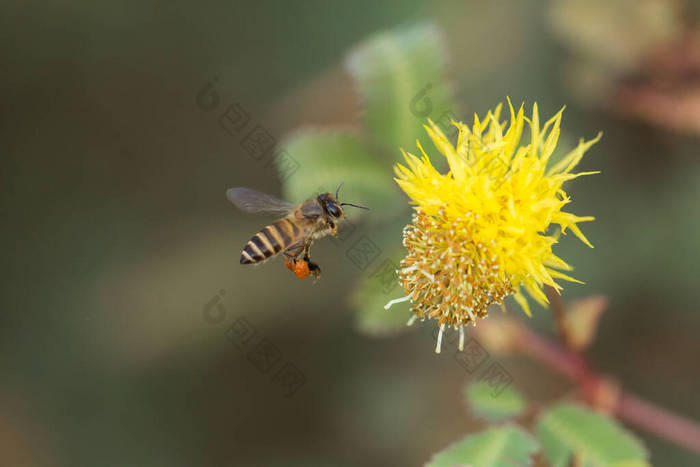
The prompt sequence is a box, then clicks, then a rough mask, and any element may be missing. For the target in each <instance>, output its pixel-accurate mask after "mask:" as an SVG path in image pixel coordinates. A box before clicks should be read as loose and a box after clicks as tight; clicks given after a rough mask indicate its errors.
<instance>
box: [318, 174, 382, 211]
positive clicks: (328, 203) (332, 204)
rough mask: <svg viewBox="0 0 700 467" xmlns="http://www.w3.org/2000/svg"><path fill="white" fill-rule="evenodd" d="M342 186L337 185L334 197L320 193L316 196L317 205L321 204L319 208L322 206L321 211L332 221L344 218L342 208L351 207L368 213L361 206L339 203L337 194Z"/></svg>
mask: <svg viewBox="0 0 700 467" xmlns="http://www.w3.org/2000/svg"><path fill="white" fill-rule="evenodd" d="M342 186H343V183H342V182H341V183H340V185H338V189H337V190H335V196H333V195H332V194H331V193H321V194H320V195H318V201H319V203H321V206H323V209H324V210H325V211H326V212H327V213H328V215H329V216H331V217H333V218H334V219H342V218H344V217H345V212H343V208H342V206H352V207H355V208H360V209H366V210H368V211H369V208H368V207H366V206H362V205H360V204H352V203H341V202H339V201H338V193H339V192H340V187H342Z"/></svg>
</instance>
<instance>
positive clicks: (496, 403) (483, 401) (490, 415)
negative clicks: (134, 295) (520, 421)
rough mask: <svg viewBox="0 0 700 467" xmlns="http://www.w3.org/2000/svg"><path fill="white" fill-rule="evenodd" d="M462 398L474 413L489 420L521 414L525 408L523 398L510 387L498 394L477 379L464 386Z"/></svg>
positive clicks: (503, 418) (499, 419)
mask: <svg viewBox="0 0 700 467" xmlns="http://www.w3.org/2000/svg"><path fill="white" fill-rule="evenodd" d="M464 398H465V400H466V402H467V404H468V405H469V407H471V409H472V411H473V412H474V414H475V415H477V416H479V417H481V418H485V419H486V420H491V421H501V420H506V419H509V418H513V417H517V416H518V415H521V414H522V413H523V412H524V411H525V408H526V404H525V399H523V397H522V396H521V395H520V393H519V392H517V391H516V390H514V389H512V388H511V387H507V388H505V389H504V390H503V391H502V392H501V393H500V394H499V395H498V396H494V395H493V388H492V387H491V386H489V384H488V383H487V382H485V381H478V382H476V383H472V384H469V385H467V386H466V387H465V388H464Z"/></svg>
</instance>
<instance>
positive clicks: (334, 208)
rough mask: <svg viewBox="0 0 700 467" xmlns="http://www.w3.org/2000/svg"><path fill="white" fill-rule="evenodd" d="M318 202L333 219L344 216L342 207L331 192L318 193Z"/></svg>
mask: <svg viewBox="0 0 700 467" xmlns="http://www.w3.org/2000/svg"><path fill="white" fill-rule="evenodd" d="M318 202H319V203H321V206H323V210H324V211H326V213H327V214H328V215H329V216H331V217H332V218H333V219H342V218H344V217H345V213H344V212H343V208H342V207H340V203H339V202H338V200H337V199H336V198H335V196H333V194H332V193H321V194H320V195H318Z"/></svg>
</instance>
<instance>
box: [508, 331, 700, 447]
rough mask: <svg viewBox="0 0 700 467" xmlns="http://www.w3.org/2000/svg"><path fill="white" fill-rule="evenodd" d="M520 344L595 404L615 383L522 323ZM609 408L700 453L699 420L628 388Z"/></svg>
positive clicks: (665, 437) (627, 420) (620, 415)
mask: <svg viewBox="0 0 700 467" xmlns="http://www.w3.org/2000/svg"><path fill="white" fill-rule="evenodd" d="M516 345H517V349H518V350H520V351H521V352H523V353H525V354H527V355H529V356H531V357H534V358H536V359H538V360H540V361H542V362H543V363H545V364H546V365H547V366H549V367H550V368H552V369H554V370H556V371H557V372H558V373H560V374H562V375H564V376H566V377H567V378H569V379H570V380H571V381H572V382H574V383H575V384H576V385H577V386H578V388H579V390H580V391H581V394H582V396H583V397H584V399H586V400H587V401H588V402H589V403H591V404H593V405H596V401H598V400H599V395H600V391H601V390H602V389H604V388H610V387H611V384H610V383H608V382H607V381H606V380H605V378H604V377H602V376H601V375H599V374H597V373H596V372H595V371H594V370H593V369H592V368H591V367H590V366H589V364H588V363H587V362H586V361H585V360H584V359H583V358H582V357H581V356H580V355H578V354H576V353H574V352H573V351H571V350H569V349H567V348H564V347H562V346H560V345H559V344H557V343H555V342H553V341H551V340H549V339H547V338H545V337H543V336H540V335H538V334H535V333H534V332H532V331H530V330H529V329H528V328H526V327H525V326H519V336H518V339H517V344H516ZM608 408H609V410H610V411H611V412H612V413H614V414H615V415H617V416H618V417H619V418H621V419H622V420H625V421H626V422H628V423H630V424H631V425H634V426H637V427H639V428H642V429H644V430H646V431H648V432H650V433H653V434H655V435H656V436H658V437H660V438H663V439H666V440H668V441H670V442H672V443H675V444H677V445H679V446H683V447H684V448H686V449H688V450H690V451H693V452H695V453H697V454H700V425H699V424H698V423H696V422H694V421H692V420H688V419H686V418H684V417H682V416H680V415H676V414H674V413H672V412H670V411H668V410H666V409H663V408H661V407H659V406H657V405H655V404H654V403H652V402H649V401H646V400H644V399H642V398H640V397H638V396H635V395H634V394H630V393H628V392H625V391H620V392H619V393H618V394H617V396H616V398H615V400H614V401H613V403H612V405H611V406H610V407H608Z"/></svg>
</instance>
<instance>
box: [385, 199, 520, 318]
mask: <svg viewBox="0 0 700 467" xmlns="http://www.w3.org/2000/svg"><path fill="white" fill-rule="evenodd" d="M403 241H404V246H405V247H406V249H407V250H408V254H407V255H406V257H405V258H404V259H403V261H402V262H401V269H399V280H400V281H401V284H402V285H403V287H404V290H405V291H406V295H407V296H408V297H410V298H411V300H412V302H413V305H412V311H413V312H414V313H415V314H416V316H417V317H418V318H420V319H436V320H437V321H438V325H439V326H440V327H442V326H443V325H445V324H446V325H447V326H450V327H453V328H454V329H458V328H460V327H461V326H463V325H465V324H468V323H472V324H475V322H476V318H477V317H479V318H483V317H485V316H486V314H487V308H488V307H489V305H492V304H501V303H502V302H503V300H504V299H505V298H506V297H507V296H508V295H511V294H513V293H514V292H515V289H514V288H513V286H512V284H511V281H510V280H509V279H507V278H503V277H502V275H501V274H499V271H498V267H499V266H498V265H497V264H495V262H494V260H495V257H494V256H493V255H492V254H490V251H489V248H488V247H487V246H486V245H484V244H483V243H477V242H475V241H474V240H473V239H472V236H471V234H470V232H469V230H468V229H467V227H465V226H463V225H461V224H460V223H459V222H458V221H456V220H449V219H447V218H446V217H445V211H444V209H440V211H439V213H438V215H437V216H428V215H426V214H425V213H424V212H422V211H418V212H417V213H416V214H414V216H413V222H412V224H410V225H408V226H407V227H406V229H405V230H404V237H403Z"/></svg>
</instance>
